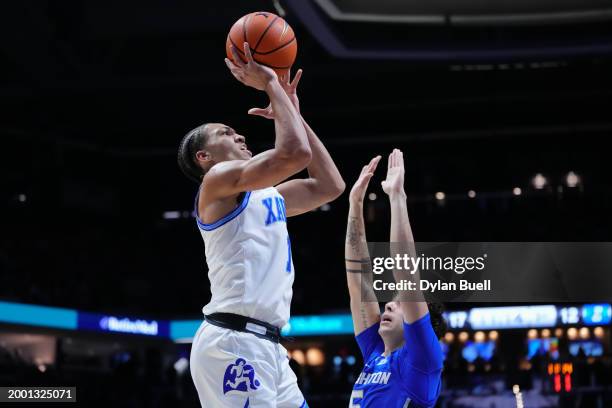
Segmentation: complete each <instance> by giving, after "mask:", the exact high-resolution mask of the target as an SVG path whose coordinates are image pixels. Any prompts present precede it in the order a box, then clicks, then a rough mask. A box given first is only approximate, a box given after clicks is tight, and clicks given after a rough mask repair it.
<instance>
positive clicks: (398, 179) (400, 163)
mask: <svg viewBox="0 0 612 408" xmlns="http://www.w3.org/2000/svg"><path fill="white" fill-rule="evenodd" d="M404 171H405V170H404V154H403V153H402V151H401V150H399V149H393V152H391V154H390V155H389V162H388V166H387V178H386V179H385V181H383V182H382V188H383V191H384V192H385V193H387V195H389V196H391V195H394V194H404Z"/></svg>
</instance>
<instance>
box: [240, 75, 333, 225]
mask: <svg viewBox="0 0 612 408" xmlns="http://www.w3.org/2000/svg"><path fill="white" fill-rule="evenodd" d="M290 76H291V73H290V72H289V73H288V74H287V75H285V76H284V77H281V78H279V82H280V84H281V86H282V87H283V89H284V90H285V92H286V93H287V96H289V99H290V100H291V102H292V103H293V106H294V107H295V108H296V109H297V111H298V112H299V111H300V103H299V99H298V96H297V86H298V83H299V82H300V78H301V77H302V70H301V69H300V70H298V71H297V73H296V74H295V78H294V79H293V81H291V82H290V81H289V80H290ZM275 112H276V111H275V109H274V107H273V106H272V105H269V106H268V107H267V108H265V109H259V108H254V109H251V110H249V114H251V115H258V116H262V117H265V118H268V119H273V118H275V116H276V113H275ZM301 122H302V124H303V126H304V129H305V131H306V135H307V136H308V143H309V145H310V149H311V151H312V160H311V161H310V164H309V165H308V167H307V168H306V169H307V170H308V178H304V179H294V180H289V181H287V182H284V183H282V184H280V185H278V186H277V188H278V191H279V192H280V193H281V194H282V195H283V197H284V198H285V206H286V209H287V216H290V217H291V216H294V215H299V214H302V213H305V212H307V211H310V210H312V209H314V208H317V207H319V206H321V205H323V204H325V203H327V202H330V201H332V200H334V199H336V198H338V196H339V195H340V194H342V192H343V191H344V188H345V184H344V180H342V176H341V175H340V172H339V171H338V168H337V167H336V164H335V163H334V161H333V159H332V158H331V155H330V154H329V152H328V151H327V149H326V148H325V146H324V145H323V143H322V142H321V140H320V139H319V137H318V136H317V135H316V133H315V132H314V131H313V130H312V128H311V127H310V126H309V125H308V123H306V121H305V120H304V118H303V117H301Z"/></svg>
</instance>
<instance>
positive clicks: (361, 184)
mask: <svg viewBox="0 0 612 408" xmlns="http://www.w3.org/2000/svg"><path fill="white" fill-rule="evenodd" d="M379 161H380V156H376V157H374V158H373V159H372V160H370V163H368V164H367V165H365V166H363V169H361V173H360V174H359V178H358V179H357V181H356V182H355V184H354V185H353V188H352V189H351V192H350V194H349V201H350V203H351V204H361V203H363V198H364V197H365V193H366V190H367V189H368V184H370V179H371V178H372V176H373V175H374V171H376V166H378V162H379Z"/></svg>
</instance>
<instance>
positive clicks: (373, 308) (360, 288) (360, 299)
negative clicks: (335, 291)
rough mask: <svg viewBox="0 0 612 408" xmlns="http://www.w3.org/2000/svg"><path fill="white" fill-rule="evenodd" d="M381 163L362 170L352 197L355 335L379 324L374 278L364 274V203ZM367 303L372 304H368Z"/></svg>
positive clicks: (350, 276) (349, 267)
mask: <svg viewBox="0 0 612 408" xmlns="http://www.w3.org/2000/svg"><path fill="white" fill-rule="evenodd" d="M379 161H380V156H376V157H375V158H373V159H372V160H371V161H370V163H369V164H368V165H366V166H364V167H363V169H362V170H361V174H359V178H358V179H357V181H356V182H355V185H354V186H353V188H352V189H351V193H350V195H349V202H350V208H349V215H348V224H347V227H346V242H345V245H344V256H345V263H346V282H347V284H348V290H349V295H350V304H351V314H352V316H353V327H354V328H355V335H357V334H359V333H361V332H362V331H364V330H365V329H367V328H368V327H371V326H372V325H373V324H375V323H377V322H378V321H379V320H380V310H379V308H378V302H377V301H375V299H376V298H375V295H374V290H373V289H372V275H371V274H370V273H367V272H366V273H364V268H365V271H367V270H368V268H370V267H371V265H370V256H369V253H368V246H367V243H366V242H367V241H366V234H365V223H364V221H363V199H364V196H365V192H366V190H367V188H368V184H369V182H370V179H371V178H372V175H373V174H374V171H375V170H376V166H377V165H378V162H379ZM364 295H366V296H364ZM364 298H366V299H364ZM364 300H370V301H369V302H366V301H364ZM371 300H374V301H371Z"/></svg>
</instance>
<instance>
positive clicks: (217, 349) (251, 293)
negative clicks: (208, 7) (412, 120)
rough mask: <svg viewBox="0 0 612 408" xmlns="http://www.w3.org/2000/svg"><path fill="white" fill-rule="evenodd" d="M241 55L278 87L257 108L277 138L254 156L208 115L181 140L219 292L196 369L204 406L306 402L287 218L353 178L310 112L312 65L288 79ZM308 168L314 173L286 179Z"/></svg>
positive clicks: (249, 78) (288, 406)
mask: <svg viewBox="0 0 612 408" xmlns="http://www.w3.org/2000/svg"><path fill="white" fill-rule="evenodd" d="M232 53H233V55H234V58H233V60H234V62H232V61H230V60H229V59H226V60H225V63H226V64H227V66H228V68H229V70H230V71H231V73H232V75H233V76H234V77H235V78H236V79H237V80H238V81H240V82H242V83H243V84H244V85H246V86H248V87H251V88H255V89H257V90H259V91H264V92H265V93H266V94H267V95H268V97H269V99H270V105H269V106H268V107H267V108H265V109H252V110H251V111H250V113H251V114H254V115H259V116H263V117H266V118H269V119H273V120H274V125H275V132H276V140H275V144H274V148H272V149H270V150H267V151H264V152H262V153H260V154H257V155H254V156H253V155H252V153H251V152H250V151H249V150H248V148H247V144H246V137H245V136H243V135H241V134H239V133H237V132H236V131H235V130H234V129H233V128H232V127H230V126H228V125H224V124H221V123H207V124H204V125H202V126H199V127H197V128H196V129H194V130H192V131H190V132H189V133H188V134H187V135H186V136H185V137H184V138H183V140H182V142H181V144H180V148H179V153H178V163H179V166H180V168H181V169H182V170H183V172H184V173H185V174H186V175H187V176H188V177H190V178H192V179H193V180H195V181H196V182H198V183H199V184H200V188H199V193H198V195H197V197H196V203H195V206H196V209H195V211H196V215H197V224H198V227H199V229H200V232H201V234H202V237H203V240H204V245H205V253H206V262H207V264H208V277H209V279H210V284H211V293H212V298H211V300H210V302H209V303H208V304H207V305H206V306H204V308H203V312H204V322H203V323H202V325H201V326H200V328H199V330H198V331H197V333H196V335H195V337H194V340H193V346H192V350H191V359H190V360H191V361H190V362H191V374H192V377H193V381H194V383H195V386H196V389H197V391H198V395H199V398H200V402H201V405H202V407H214V408H219V407H240V408H242V407H253V408H255V407H277V408H303V407H307V404H306V401H305V400H304V397H303V395H302V393H301V391H300V390H299V388H298V386H297V381H296V376H295V374H294V373H293V371H292V370H291V368H290V367H289V360H288V358H287V350H286V349H285V348H284V347H283V346H282V345H281V344H280V343H279V340H280V328H281V327H283V326H284V325H285V324H286V323H287V321H288V320H289V307H290V303H291V297H292V284H293V278H294V275H293V262H292V259H291V242H290V239H289V235H288V233H287V226H286V221H287V217H291V216H295V215H298V214H302V213H304V212H307V211H309V210H312V209H314V208H317V207H319V206H321V205H322V204H324V203H327V202H329V201H331V200H334V199H335V198H337V197H338V196H339V195H340V194H341V193H342V192H343V190H344V182H343V180H342V177H341V176H340V173H339V172H338V169H337V168H336V166H335V164H334V162H333V160H332V158H331V157H330V155H329V153H328V152H327V150H326V149H325V147H324V146H323V144H322V143H321V141H320V140H319V138H318V137H317V136H316V135H315V133H314V132H313V131H312V129H311V128H310V127H309V126H308V124H306V122H305V121H304V119H303V118H302V117H301V115H300V112H299V102H298V97H297V93H296V89H297V85H298V82H299V79H300V77H301V74H302V72H301V71H298V73H297V75H296V77H295V79H294V80H293V81H292V82H290V81H289V76H290V74H287V75H286V76H283V77H282V78H280V80H279V78H278V76H277V74H276V73H275V72H274V71H273V70H272V69H270V68H268V67H265V66H263V65H260V64H258V63H257V62H256V61H254V60H253V57H252V56H251V52H250V49H249V45H248V44H247V43H244V58H245V60H244V61H243V60H242V59H241V58H240V57H239V56H238V50H237V49H236V48H233V49H232ZM303 169H307V170H308V175H309V177H308V178H305V179H293V180H290V181H285V180H286V179H287V178H289V177H291V176H293V175H294V174H296V173H298V172H300V171H302V170H303ZM283 181H285V182H283ZM275 186H276V187H275Z"/></svg>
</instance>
